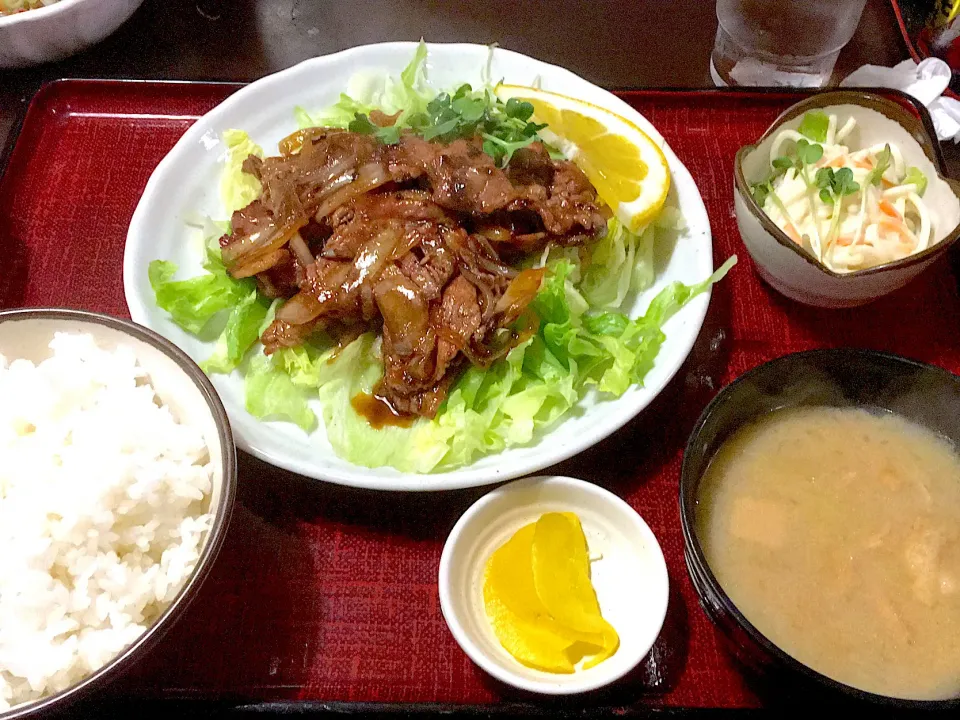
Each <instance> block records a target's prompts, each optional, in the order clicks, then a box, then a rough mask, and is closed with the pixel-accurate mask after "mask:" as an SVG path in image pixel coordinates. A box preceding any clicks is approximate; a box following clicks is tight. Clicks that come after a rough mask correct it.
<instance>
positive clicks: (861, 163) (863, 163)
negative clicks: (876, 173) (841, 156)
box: [853, 158, 873, 170]
mask: <svg viewBox="0 0 960 720" xmlns="http://www.w3.org/2000/svg"><path fill="white" fill-rule="evenodd" d="M853 164H854V165H856V166H857V167H858V168H863V169H864V170H873V161H872V160H871V159H870V158H857V159H856V160H854V161H853Z"/></svg>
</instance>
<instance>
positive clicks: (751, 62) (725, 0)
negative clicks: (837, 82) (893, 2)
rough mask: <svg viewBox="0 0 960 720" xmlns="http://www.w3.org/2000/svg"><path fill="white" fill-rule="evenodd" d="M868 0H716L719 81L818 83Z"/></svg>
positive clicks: (714, 59) (714, 69)
mask: <svg viewBox="0 0 960 720" xmlns="http://www.w3.org/2000/svg"><path fill="white" fill-rule="evenodd" d="M865 2H866V0H717V20H719V26H718V27H717V39H716V42H715V43H714V47H713V54H712V55H711V58H710V73H711V75H712V76H713V80H714V82H715V83H716V84H717V85H792V86H799V87H820V86H822V85H824V84H825V83H826V82H827V80H829V79H830V74H831V73H832V72H833V65H834V63H835V62H836V60H837V55H839V54H840V50H841V49H843V46H844V45H846V44H847V43H848V42H850V38H851V37H853V32H854V30H856V28H857V24H858V23H859V21H860V14H861V13H862V12H863V6H864V4H865Z"/></svg>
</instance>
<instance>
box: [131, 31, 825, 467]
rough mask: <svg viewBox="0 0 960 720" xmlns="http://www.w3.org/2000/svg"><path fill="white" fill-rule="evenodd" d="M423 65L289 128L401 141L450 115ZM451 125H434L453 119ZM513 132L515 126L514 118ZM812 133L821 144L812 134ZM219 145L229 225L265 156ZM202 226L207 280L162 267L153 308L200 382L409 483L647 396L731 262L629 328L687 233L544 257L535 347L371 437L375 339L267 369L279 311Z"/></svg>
mask: <svg viewBox="0 0 960 720" xmlns="http://www.w3.org/2000/svg"><path fill="white" fill-rule="evenodd" d="M425 60H426V46H425V45H424V44H423V43H421V44H420V46H419V47H418V49H417V52H416V54H415V56H414V58H413V60H412V61H411V63H410V64H409V65H408V66H407V67H406V68H405V69H404V71H403V72H402V73H401V74H400V77H399V78H391V77H383V76H361V77H359V78H355V79H354V80H352V81H351V85H350V93H349V94H344V95H341V96H340V99H339V101H338V102H337V103H335V104H334V106H333V107H331V108H329V109H328V110H326V111H324V112H321V113H310V112H308V111H306V110H304V109H303V108H297V109H296V111H295V117H296V121H297V124H298V125H299V126H300V127H301V128H303V127H310V126H316V125H327V126H338V127H348V126H350V124H351V123H354V122H356V121H357V116H358V115H368V114H369V112H370V111H371V110H373V109H379V110H381V111H383V112H385V113H388V114H393V113H396V112H400V113H401V115H400V117H399V119H398V125H399V126H405V127H406V126H410V123H414V124H417V123H420V122H421V120H422V118H419V119H418V116H422V115H423V114H424V113H427V114H428V115H429V113H430V112H431V111H433V112H434V114H435V115H436V114H437V113H438V112H440V111H441V110H443V112H446V110H444V108H441V106H440V104H439V103H434V105H432V106H431V105H430V104H431V102H433V101H434V100H436V98H437V93H436V91H433V90H431V89H430V88H429V87H428V86H427V84H426V82H425V78H424V65H425ZM471 92H474V91H471ZM476 92H480V91H476ZM477 97H479V96H477ZM474 99H475V98H474V95H472V94H469V93H466V92H464V93H461V94H460V95H457V94H453V95H449V96H447V98H446V102H448V104H449V105H450V109H451V110H453V109H456V111H457V117H456V118H455V119H456V120H457V122H459V123H463V122H466V121H467V120H469V119H470V117H472V116H470V113H471V112H474V110H473V105H472V104H471V103H473V101H474ZM461 101H462V102H461ZM467 101H470V102H469V103H468V102H467ZM458 102H459V103H460V105H456V103H458ZM468 105H469V107H468ZM428 106H429V107H430V110H428ZM444 107H445V106H444ZM514 110H515V112H519V110H521V109H520V108H515V109H514ZM431 117H432V116H431ZM438 117H440V116H439V115H438ZM445 117H446V116H443V117H440V120H443V122H452V120H453V119H454V118H453V116H451V120H449V121H448V120H444V118H445ZM512 120H516V123H514V124H517V123H519V124H522V123H523V121H522V118H521V117H520V116H519V115H518V117H517V118H511V121H512ZM437 122H440V121H439V120H438V121H437ZM442 124H443V123H442V122H441V123H440V124H438V125H437V126H436V127H437V128H440V126H441V125H442ZM418 127H419V125H418ZM518 127H519V125H518ZM813 131H814V132H816V133H819V127H816V128H814V129H813ZM224 143H225V145H226V147H227V151H228V152H227V157H226V162H225V167H224V174H223V177H222V179H221V186H220V190H221V196H222V200H223V204H224V207H225V209H226V211H227V212H228V213H229V212H232V211H234V210H237V209H239V208H241V207H244V206H245V205H247V204H248V203H249V202H251V201H252V200H254V199H255V198H256V197H257V196H258V195H259V194H260V191H261V188H260V184H259V182H258V181H257V180H256V178H255V177H253V176H252V175H248V174H246V173H244V172H243V171H242V165H243V161H244V160H245V159H246V158H247V157H248V156H249V155H250V154H255V155H258V156H260V157H262V156H263V152H262V150H261V148H260V147H259V146H257V145H256V144H255V143H253V141H252V140H251V139H250V137H249V136H248V135H247V134H246V133H245V132H243V131H240V130H230V131H227V132H226V133H224ZM197 224H199V225H201V226H202V233H203V238H204V241H203V242H204V260H203V267H204V269H205V270H206V273H205V274H202V275H200V276H198V277H195V278H190V279H187V280H176V279H175V276H176V272H177V267H176V265H174V264H173V263H170V262H166V261H161V260H156V261H154V262H152V263H151V264H150V268H149V276H150V283H151V285H152V287H153V289H154V291H155V293H156V297H157V304H158V305H159V306H160V307H161V308H163V309H164V310H166V311H167V312H169V313H170V315H171V317H172V319H173V320H174V322H176V323H177V324H178V325H180V326H181V327H183V328H184V329H185V330H187V331H188V332H191V333H193V334H196V335H198V336H200V337H202V338H204V339H209V340H213V339H215V344H214V346H213V353H212V354H211V356H210V357H209V358H207V359H206V360H205V361H204V362H203V363H202V367H203V368H204V370H205V371H206V372H208V373H229V372H233V371H235V370H236V371H238V372H239V373H240V374H241V375H242V376H243V378H244V387H245V406H246V409H247V411H248V412H249V413H250V414H251V415H253V416H254V417H257V418H260V419H263V420H281V421H288V422H292V423H295V424H296V425H298V426H299V427H300V428H302V429H303V430H304V431H305V432H311V431H312V430H314V429H315V428H316V427H317V422H318V417H317V415H318V413H319V416H320V418H321V419H322V420H323V424H324V427H325V430H326V435H327V438H328V440H329V442H330V444H331V445H332V447H333V449H334V450H335V452H336V453H337V455H338V456H340V457H341V458H343V459H344V460H347V461H349V462H352V463H354V464H357V465H363V466H368V467H380V466H392V467H394V468H396V469H398V470H400V471H403V472H412V473H428V472H434V471H438V470H449V469H453V468H456V467H460V466H463V465H466V464H469V463H471V462H473V461H474V460H475V459H476V458H478V457H480V456H483V455H486V454H490V453H495V452H499V451H501V450H503V449H505V448H509V447H513V446H519V445H525V444H528V443H530V442H531V441H532V440H533V439H534V438H535V437H536V434H537V432H538V431H541V430H543V429H545V428H548V427H549V426H551V425H552V424H554V423H556V422H557V421H558V420H560V419H561V418H562V417H564V416H565V415H566V414H567V413H568V412H569V411H570V410H571V408H573V407H574V406H575V405H576V403H577V402H578V401H579V400H580V398H582V397H583V396H584V393H585V392H587V391H588V390H591V389H593V390H595V391H597V392H599V393H600V397H601V398H603V397H617V396H620V395H622V394H623V393H624V392H626V391H627V390H628V389H629V388H630V387H631V386H633V385H642V384H643V380H644V377H645V376H646V374H647V373H648V372H649V370H650V369H651V368H652V367H653V364H654V361H655V359H656V356H657V353H658V352H659V350H660V347H661V346H662V344H663V342H664V340H665V336H664V333H663V330H662V326H663V325H664V323H665V322H667V320H669V318H670V317H671V316H672V315H673V314H675V313H676V312H677V311H678V310H679V309H680V308H681V307H683V305H685V304H686V303H688V302H689V301H690V300H691V299H692V298H694V297H696V296H697V295H698V294H700V293H702V292H704V291H705V290H706V289H707V288H709V287H710V286H711V285H713V284H714V283H716V282H718V281H719V280H720V279H721V278H722V277H723V276H724V275H725V274H726V273H727V271H728V270H729V269H730V267H731V266H732V265H733V264H734V263H735V262H736V258H735V257H734V258H730V260H728V261H727V262H726V263H724V265H723V266H722V267H720V268H719V269H718V270H717V271H716V272H715V273H714V274H713V275H711V276H710V277H709V278H708V279H706V280H705V281H703V282H701V283H698V284H695V285H689V286H688V285H684V284H681V283H673V284H672V285H669V286H668V287H666V288H665V289H663V290H662V291H661V292H660V293H659V294H658V295H657V296H656V297H655V298H654V299H653V300H652V302H651V303H650V305H649V306H648V308H647V311H646V312H645V313H644V315H643V317H640V318H637V319H631V318H630V317H628V316H627V315H625V314H624V313H622V312H621V311H620V308H621V307H623V306H624V305H625V304H627V303H628V301H629V300H630V299H631V298H634V297H636V295H637V294H638V293H641V292H643V291H644V290H647V289H649V288H650V287H651V286H652V284H653V281H654V274H655V272H654V270H655V268H654V246H655V245H656V244H658V243H659V242H663V241H665V238H664V237H663V236H664V235H669V234H671V233H676V232H678V231H679V230H681V229H682V227H683V221H682V218H681V217H680V215H679V212H678V211H677V210H676V208H672V207H666V208H664V209H663V211H662V212H661V213H660V215H659V216H658V218H657V219H656V220H655V221H654V222H653V223H652V224H650V225H649V226H648V227H646V228H645V229H643V230H642V231H640V232H639V233H631V232H629V231H628V230H626V229H625V228H624V227H623V226H622V225H621V224H620V223H619V222H618V221H617V220H615V219H614V220H611V221H610V224H609V228H608V232H607V234H606V236H605V237H604V238H603V239H601V240H600V241H598V242H597V243H596V244H595V245H593V246H592V247H591V248H590V249H583V248H558V249H553V250H551V251H549V252H546V253H545V256H544V257H543V258H542V259H541V263H542V264H546V267H547V268H548V274H547V277H546V279H545V281H544V283H543V286H542V287H541V289H540V292H539V293H538V295H537V298H536V299H535V301H534V303H533V305H532V307H533V309H534V310H535V311H536V313H537V314H538V315H539V317H540V325H539V328H538V330H537V332H536V333H535V334H534V335H533V336H532V337H530V338H528V339H527V340H526V341H524V342H523V343H522V344H520V345H518V346H517V347H515V348H513V349H512V350H511V351H510V352H509V353H508V354H507V356H506V357H504V358H502V359H501V360H500V361H498V362H496V363H494V364H493V366H491V367H489V368H486V369H483V368H479V367H470V368H468V369H467V370H466V371H465V372H464V373H463V374H462V375H461V376H460V378H459V379H458V380H457V381H456V382H455V383H454V385H453V387H452V388H451V390H450V393H449V395H448V397H447V399H446V401H445V402H444V404H443V406H442V407H441V409H440V412H439V413H438V414H437V416H436V418H434V419H433V420H426V419H422V418H421V419H419V420H417V421H416V422H415V423H414V424H413V425H412V426H410V427H407V428H403V427H394V426H388V427H384V428H381V429H374V428H372V427H371V426H370V425H369V423H368V422H367V421H366V419H365V418H363V417H361V416H360V415H359V414H358V413H357V412H355V411H354V409H353V406H352V405H351V400H352V399H353V398H354V397H355V396H356V395H357V394H358V393H361V392H370V391H371V390H372V389H373V388H374V386H375V385H376V383H377V382H378V381H379V379H380V377H381V376H382V373H383V363H382V358H381V355H380V346H381V341H380V339H379V338H377V337H376V336H375V335H374V334H372V333H366V334H364V335H362V336H360V337H359V338H358V339H357V340H355V341H353V342H352V343H350V344H349V345H347V346H346V347H345V348H342V349H334V348H332V347H331V346H330V344H329V343H326V344H325V343H324V342H323V341H320V340H318V341H316V344H305V345H302V346H300V347H296V348H284V349H281V350H278V351H277V352H275V353H273V354H272V355H270V356H267V355H264V354H263V352H262V346H260V345H259V342H258V339H259V337H260V335H261V334H262V333H263V331H264V329H265V328H266V327H267V326H268V325H269V324H270V322H271V321H272V320H273V317H274V311H275V309H276V307H277V304H278V302H279V301H274V302H273V303H272V304H271V303H270V301H269V300H267V299H266V298H264V297H263V296H261V295H260V294H259V293H258V292H257V289H256V283H255V282H254V281H253V280H250V279H247V280H236V279H234V278H233V277H231V276H230V275H229V273H227V271H226V268H225V267H224V265H223V262H222V260H221V256H220V246H219V242H218V241H219V238H220V237H222V236H223V235H224V234H225V233H228V232H229V231H230V225H229V223H226V222H214V221H212V220H210V219H208V218H205V219H201V220H199V221H198V223H197ZM315 408H316V409H317V412H315Z"/></svg>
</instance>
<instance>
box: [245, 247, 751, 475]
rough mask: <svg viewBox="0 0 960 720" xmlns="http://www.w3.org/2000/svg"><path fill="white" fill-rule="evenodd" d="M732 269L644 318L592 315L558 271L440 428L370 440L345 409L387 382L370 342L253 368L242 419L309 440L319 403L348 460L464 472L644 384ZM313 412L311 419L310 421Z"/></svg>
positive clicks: (383, 433)
mask: <svg viewBox="0 0 960 720" xmlns="http://www.w3.org/2000/svg"><path fill="white" fill-rule="evenodd" d="M735 262H736V258H730V260H728V261H727V262H726V263H724V265H723V266H722V267H720V268H719V269H718V270H717V271H716V272H715V273H714V274H713V275H711V276H710V277H709V278H708V279H707V280H705V281H703V282H702V283H698V284H696V285H684V284H682V283H673V284H671V285H669V286H667V287H666V288H664V289H663V290H662V291H661V292H660V293H659V294H658V295H657V296H656V297H655V298H654V299H653V301H652V302H651V303H650V306H649V308H648V309H647V312H646V313H645V314H644V316H643V317H641V318H638V319H636V320H631V319H630V318H628V317H627V316H626V315H624V314H623V313H619V312H609V311H607V312H596V311H593V310H590V309H589V307H588V306H585V305H584V304H583V301H582V299H581V298H580V295H579V293H578V291H577V290H576V288H575V287H573V286H572V284H571V283H570V280H569V277H570V274H571V273H572V271H573V270H574V266H573V265H572V263H570V261H569V260H566V259H563V260H560V261H558V262H557V263H555V265H554V266H553V267H552V269H551V272H550V273H549V277H548V279H547V280H546V282H545V283H544V287H543V288H542V289H541V291H540V293H539V295H538V296H537V299H536V301H535V308H536V310H537V312H538V314H540V316H541V318H542V321H543V322H542V324H541V328H540V330H539V331H538V333H537V334H536V335H534V336H533V337H532V338H530V339H528V340H526V341H525V342H524V343H522V344H521V345H519V346H518V347H515V348H514V349H513V350H511V351H510V352H509V353H508V355H507V356H506V358H504V359H502V360H500V361H499V362H497V363H495V364H494V365H493V366H492V367H490V368H488V369H486V370H484V369H482V368H478V367H471V368H469V369H468V370H467V371H466V372H465V373H464V374H463V375H462V376H461V377H460V379H459V380H458V381H457V382H456V383H455V384H454V386H453V388H452V389H451V392H450V395H449V397H448V398H447V401H446V402H445V404H444V406H443V407H442V408H441V410H440V412H439V413H438V415H437V417H436V418H435V419H434V420H432V421H430V420H423V419H421V420H418V421H417V422H416V423H415V424H414V425H413V426H411V427H409V428H402V427H393V426H387V427H384V428H380V429H374V428H373V427H371V426H370V424H369V423H368V422H367V421H366V419H364V418H363V417H361V416H360V415H358V414H357V413H356V412H355V411H354V410H353V407H352V405H351V400H352V399H353V398H354V397H355V396H356V395H357V394H358V393H369V392H371V390H372V389H373V388H374V386H375V385H376V383H377V381H378V380H379V379H380V377H381V376H382V372H383V366H382V360H381V356H380V340H379V339H378V338H376V336H374V335H373V334H371V333H366V334H364V335H362V336H361V337H360V338H358V339H357V340H355V341H354V342H352V343H350V344H349V345H348V346H347V347H346V348H344V349H342V350H341V351H340V352H339V353H334V352H333V351H332V350H327V351H325V352H321V351H320V350H318V349H317V348H315V347H314V346H311V345H305V346H302V347H299V348H293V349H285V350H281V351H279V352H278V353H275V354H274V355H273V356H271V358H269V359H268V358H265V357H263V356H255V357H254V360H253V361H252V363H251V368H250V370H249V371H248V374H247V410H248V411H249V412H250V413H251V414H253V415H255V416H256V417H260V418H263V419H287V420H290V421H292V422H296V423H297V424H298V425H300V426H301V427H302V428H304V429H305V430H307V429H309V427H310V425H309V423H308V421H309V419H310V418H311V417H312V411H309V408H308V405H307V399H308V398H311V397H313V398H316V399H318V400H319V405H320V413H321V417H322V418H323V423H324V427H325V429H326V434H327V439H328V440H329V442H330V444H331V446H332V447H333V449H334V450H335V451H336V453H337V455H338V456H339V457H341V458H343V459H344V460H347V461H349V462H352V463H354V464H356V465H361V466H366V467H380V466H384V465H387V466H391V467H394V468H396V469H397V470H400V471H401V472H412V473H428V472H433V471H437V470H448V469H452V468H456V467H460V466H463V465H466V464H468V463H470V462H472V461H473V460H475V459H476V458H477V457H479V456H482V455H487V454H490V453H495V452H499V451H501V450H503V449H505V448H508V447H514V446H518V445H525V444H528V443H529V442H531V441H532V440H533V438H534V437H535V434H536V432H537V431H538V430H540V429H543V428H547V427H549V426H550V425H552V424H553V423H555V422H557V421H558V420H559V419H560V418H562V417H563V416H564V415H565V414H566V413H567V411H569V410H570V409H571V408H572V407H573V406H574V405H575V404H576V403H577V402H578V400H579V399H580V397H582V395H583V392H584V391H585V390H586V389H587V388H588V387H591V386H595V387H596V389H597V390H599V391H600V392H601V393H603V394H605V395H606V396H608V397H611V396H613V397H616V396H619V395H622V394H623V393H624V392H626V390H627V389H628V388H629V387H630V386H631V385H634V384H642V382H643V378H644V376H645V375H646V374H647V372H649V370H650V368H652V367H653V363H654V360H655V358H656V355H657V353H658V351H659V349H660V346H661V345H662V344H663V341H664V340H665V339H666V338H665V336H664V334H663V331H662V329H661V328H662V325H663V324H664V323H665V322H666V321H667V320H669V319H670V317H672V316H673V315H674V314H675V313H676V312H677V310H679V309H680V308H681V307H683V305H685V304H686V303H687V302H689V301H690V300H691V299H693V298H694V297H696V296H697V295H699V294H700V293H702V292H704V291H705V290H706V289H707V288H709V287H710V286H711V285H713V284H714V283H716V282H718V281H719V280H720V279H722V278H723V276H724V275H726V273H727V272H728V271H729V269H730V268H731V267H732V266H733V265H734V263H735ZM308 411H309V414H308Z"/></svg>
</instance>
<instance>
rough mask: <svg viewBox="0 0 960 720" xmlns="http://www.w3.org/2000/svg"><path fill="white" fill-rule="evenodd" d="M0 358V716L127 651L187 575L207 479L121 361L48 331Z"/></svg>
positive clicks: (180, 428) (202, 524) (188, 442)
mask: <svg viewBox="0 0 960 720" xmlns="http://www.w3.org/2000/svg"><path fill="white" fill-rule="evenodd" d="M50 348H51V349H52V351H53V355H52V357H50V358H49V359H47V360H45V361H43V362H41V363H40V364H39V365H36V366H35V365H33V363H31V362H29V361H26V360H12V361H8V360H7V359H5V358H4V357H3V356H2V355H0V711H3V710H5V709H8V708H10V707H12V706H14V705H18V704H20V703H23V702H27V701H30V700H35V699H37V698H40V697H43V696H45V695H49V694H52V693H55V692H57V691H59V690H62V689H64V688H67V687H69V686H71V685H73V684H75V683H77V682H78V681H80V680H81V679H83V678H84V677H85V676H87V675H89V674H90V673H92V672H94V671H95V670H97V669H98V668H100V667H101V666H103V665H104V664H105V663H107V662H108V661H109V660H111V659H112V658H113V657H115V656H116V655H117V654H118V653H119V652H120V651H122V650H123V649H124V648H125V647H127V646H128V645H130V644H131V643H132V642H133V641H134V640H136V639H137V638H138V637H139V636H140V635H141V633H143V632H144V631H145V630H146V629H147V627H148V626H149V625H150V624H151V623H152V622H153V621H155V620H156V619H157V617H158V616H159V615H160V613H162V612H163V611H164V609H165V608H166V607H167V606H168V605H169V604H170V602H171V601H172V600H173V598H174V597H175V596H176V594H177V592H179V590H180V589H181V588H182V587H183V584H184V582H185V581H186V580H187V578H188V577H189V576H190V574H191V573H192V571H193V569H194V568H195V566H196V564H197V560H198V557H199V551H200V548H201V546H202V543H203V539H204V537H205V534H206V533H207V531H208V530H209V529H210V526H211V523H212V519H213V518H212V515H210V514H208V513H207V512H206V510H207V509H208V508H209V504H210V491H211V477H212V469H211V465H210V463H209V455H208V450H207V447H206V444H205V442H204V439H203V437H202V435H201V433H200V431H199V430H198V429H197V428H193V427H188V426H186V425H182V424H179V423H178V422H177V420H176V419H175V418H174V417H173V416H172V415H171V413H170V411H169V410H168V409H167V408H165V407H161V406H160V404H159V401H157V400H156V399H155V394H154V391H153V389H152V388H151V386H150V385H149V383H148V379H147V378H146V376H145V372H144V370H143V369H142V368H140V367H139V366H138V364H137V362H136V359H135V357H134V354H133V352H132V350H130V349H129V348H126V347H120V348H118V349H117V350H116V351H112V352H108V351H105V350H102V349H100V348H98V347H97V345H96V343H95V342H94V340H93V338H92V337H91V336H89V335H77V334H60V333H58V334H57V335H56V337H55V338H54V339H53V340H52V341H51V343H50Z"/></svg>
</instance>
